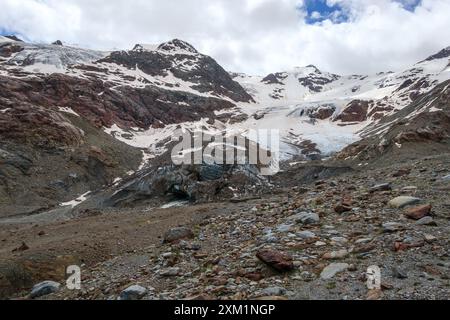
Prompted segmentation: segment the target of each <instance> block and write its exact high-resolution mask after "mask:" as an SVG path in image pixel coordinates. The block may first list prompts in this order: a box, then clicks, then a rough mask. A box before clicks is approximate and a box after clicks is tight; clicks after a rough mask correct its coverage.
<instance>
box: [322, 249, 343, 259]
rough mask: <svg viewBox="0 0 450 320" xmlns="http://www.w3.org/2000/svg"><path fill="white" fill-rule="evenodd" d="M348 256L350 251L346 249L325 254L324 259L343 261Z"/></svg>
mask: <svg viewBox="0 0 450 320" xmlns="http://www.w3.org/2000/svg"><path fill="white" fill-rule="evenodd" d="M347 256H348V251H347V250H345V249H342V250H338V251H332V252H327V253H325V254H324V255H323V256H322V258H323V259H326V260H334V259H343V258H345V257H347Z"/></svg>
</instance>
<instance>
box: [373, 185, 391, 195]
mask: <svg viewBox="0 0 450 320" xmlns="http://www.w3.org/2000/svg"><path fill="white" fill-rule="evenodd" d="M391 190H392V186H391V184H390V183H382V184H378V185H375V186H373V187H372V188H370V190H369V192H370V193H374V192H379V191H391Z"/></svg>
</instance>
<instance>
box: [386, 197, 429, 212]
mask: <svg viewBox="0 0 450 320" xmlns="http://www.w3.org/2000/svg"><path fill="white" fill-rule="evenodd" d="M420 201H422V200H421V199H419V198H415V197H408V196H401V197H397V198H394V199H392V200H391V201H389V206H390V207H392V208H397V209H402V208H404V207H406V206H410V205H414V204H417V203H419V202H420Z"/></svg>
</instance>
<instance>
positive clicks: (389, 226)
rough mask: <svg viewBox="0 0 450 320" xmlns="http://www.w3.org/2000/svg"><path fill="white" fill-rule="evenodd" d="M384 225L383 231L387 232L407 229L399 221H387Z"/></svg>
mask: <svg viewBox="0 0 450 320" xmlns="http://www.w3.org/2000/svg"><path fill="white" fill-rule="evenodd" d="M382 227H383V232H385V233H388V232H397V231H400V230H403V229H405V227H404V226H403V224H401V223H398V222H386V223H383V225H382Z"/></svg>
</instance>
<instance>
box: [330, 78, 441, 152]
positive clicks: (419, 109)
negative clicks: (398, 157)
mask: <svg viewBox="0 0 450 320" xmlns="http://www.w3.org/2000/svg"><path fill="white" fill-rule="evenodd" d="M449 84H450V81H445V82H443V83H442V84H439V85H437V86H436V87H435V88H434V89H432V90H431V91H429V92H427V93H425V94H423V95H422V96H421V97H420V99H416V100H414V101H413V103H411V104H410V105H408V106H407V107H405V108H404V109H402V110H401V111H398V112H396V113H394V114H392V115H389V116H386V117H384V118H382V119H381V121H379V122H378V123H374V124H372V125H371V126H368V127H367V128H365V129H364V130H363V132H362V134H361V135H362V137H363V139H362V140H360V141H358V142H356V143H354V144H352V145H350V146H348V147H346V148H344V149H343V150H342V151H341V152H340V154H339V158H341V159H346V158H349V157H354V158H357V160H362V159H364V160H368V159H375V158H380V157H383V156H389V155H391V154H396V153H400V152H405V153H406V152H408V149H409V148H410V146H413V145H414V147H413V148H412V150H414V152H416V153H417V152H421V153H423V154H427V153H428V152H433V150H434V146H436V145H439V146H440V148H441V149H442V148H447V146H446V145H445V141H446V139H448V137H449V136H450V108H448V105H449V102H450V86H449ZM378 133H382V134H378Z"/></svg>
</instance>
